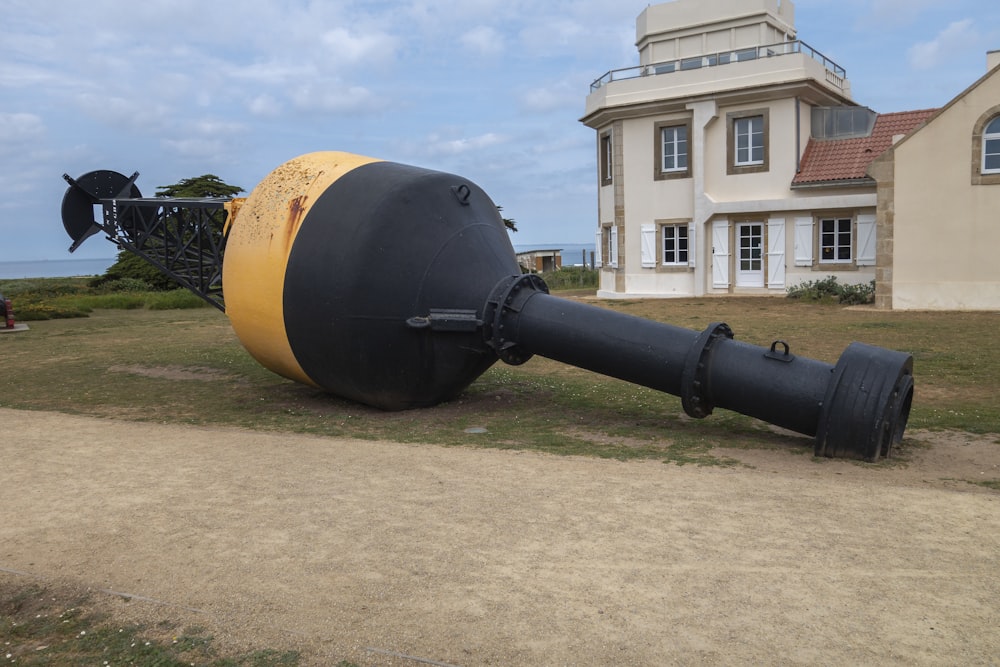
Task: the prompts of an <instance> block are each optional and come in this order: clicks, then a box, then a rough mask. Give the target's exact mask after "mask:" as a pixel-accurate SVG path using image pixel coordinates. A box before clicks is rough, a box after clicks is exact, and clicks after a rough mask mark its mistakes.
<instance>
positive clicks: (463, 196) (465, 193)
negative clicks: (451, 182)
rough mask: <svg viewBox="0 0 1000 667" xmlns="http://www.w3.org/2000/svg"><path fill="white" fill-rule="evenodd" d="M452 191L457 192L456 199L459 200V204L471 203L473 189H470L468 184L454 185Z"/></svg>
mask: <svg viewBox="0 0 1000 667" xmlns="http://www.w3.org/2000/svg"><path fill="white" fill-rule="evenodd" d="M451 191H452V192H454V193H455V199H457V200H458V203H459V204H461V205H462V206H468V205H469V197H471V196H472V190H471V189H469V186H468V185H466V184H465V183H462V184H461V185H455V186H452V188H451Z"/></svg>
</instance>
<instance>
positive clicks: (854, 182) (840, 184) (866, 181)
mask: <svg viewBox="0 0 1000 667" xmlns="http://www.w3.org/2000/svg"><path fill="white" fill-rule="evenodd" d="M876 185H877V183H876V181H875V179H874V178H871V177H868V176H865V177H863V178H840V179H832V180H828V181H809V182H807V183H795V182H794V181H793V182H792V184H791V188H792V190H811V189H815V188H853V187H861V186H864V187H871V188H873V187H875V186H876Z"/></svg>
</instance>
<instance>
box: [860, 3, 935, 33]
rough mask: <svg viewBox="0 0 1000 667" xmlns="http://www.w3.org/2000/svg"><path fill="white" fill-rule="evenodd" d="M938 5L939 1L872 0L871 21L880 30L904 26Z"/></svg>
mask: <svg viewBox="0 0 1000 667" xmlns="http://www.w3.org/2000/svg"><path fill="white" fill-rule="evenodd" d="M939 4H940V0H873V2H872V11H871V19H874V20H875V22H876V23H878V24H879V27H880V28H882V29H885V28H886V27H887V26H888V25H892V24H897V25H906V24H909V23H913V22H914V21H916V20H917V18H918V16H919V14H920V13H921V12H923V11H924V10H927V9H931V8H932V7H936V6H938V5H939Z"/></svg>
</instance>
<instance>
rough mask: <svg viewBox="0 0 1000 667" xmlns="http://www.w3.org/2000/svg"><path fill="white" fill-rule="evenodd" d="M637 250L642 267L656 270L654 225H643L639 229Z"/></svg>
mask: <svg viewBox="0 0 1000 667" xmlns="http://www.w3.org/2000/svg"><path fill="white" fill-rule="evenodd" d="M639 250H640V261H641V263H642V267H643V268H645V269H649V268H656V225H653V224H645V225H642V226H641V227H640V229H639Z"/></svg>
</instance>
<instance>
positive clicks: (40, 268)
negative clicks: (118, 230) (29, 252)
mask: <svg viewBox="0 0 1000 667" xmlns="http://www.w3.org/2000/svg"><path fill="white" fill-rule="evenodd" d="M115 261H116V258H115V257H105V258H101V259H76V258H74V259H38V260H33V261H18V262H0V280H20V279H22V278H71V277H74V276H99V275H101V274H103V273H104V272H105V271H107V270H108V267H109V266H111V265H112V264H114V263H115Z"/></svg>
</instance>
